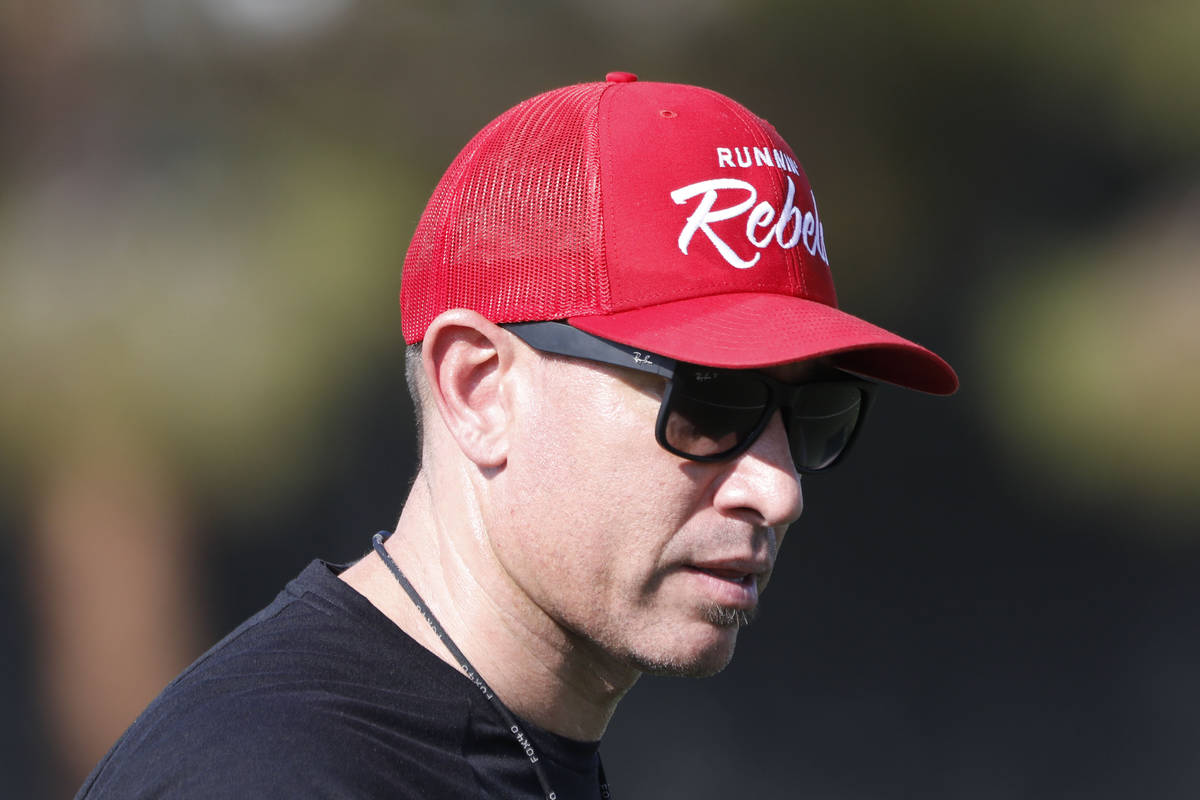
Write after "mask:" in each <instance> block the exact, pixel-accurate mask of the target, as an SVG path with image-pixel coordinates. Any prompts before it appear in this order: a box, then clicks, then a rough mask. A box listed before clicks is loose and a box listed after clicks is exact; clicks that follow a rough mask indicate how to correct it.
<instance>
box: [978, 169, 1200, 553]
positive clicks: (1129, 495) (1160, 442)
mask: <svg viewBox="0 0 1200 800" xmlns="http://www.w3.org/2000/svg"><path fill="white" fill-rule="evenodd" d="M1153 212H1154V213H1152V214H1149V215H1148V216H1147V218H1145V219H1141V220H1138V221H1136V222H1133V223H1130V224H1128V225H1126V226H1124V227H1123V228H1122V229H1120V230H1117V231H1113V232H1107V233H1105V234H1102V235H1099V236H1096V237H1093V238H1090V239H1087V240H1085V241H1082V242H1077V243H1070V244H1064V245H1062V246H1061V247H1060V248H1059V249H1058V250H1056V251H1055V252H1053V253H1047V254H1045V255H1043V256H1042V257H1041V259H1040V261H1038V262H1035V263H1034V264H1028V263H1025V264H1020V265H1017V264H1014V265H1013V266H1012V268H1011V269H1010V270H1007V271H1006V272H1005V273H1004V274H1005V275H1006V279H1005V280H1004V281H1003V282H1001V281H995V282H994V284H995V285H993V286H992V289H991V291H990V292H989V293H988V298H987V300H986V301H985V310H984V312H983V313H982V314H981V317H980V334H981V336H982V339H983V342H982V345H983V350H982V352H983V354H984V355H985V357H986V360H987V363H988V364H989V365H991V366H993V367H994V368H995V369H993V370H992V371H990V372H989V373H988V376H987V378H988V379H987V386H986V390H985V391H984V392H983V393H982V396H983V397H984V398H986V401H987V403H986V405H987V410H988V417H989V418H990V419H991V420H992V421H993V423H994V424H995V426H996V433H997V434H998V439H999V442H1000V445H1001V448H1002V449H1003V450H1004V451H1005V452H1006V453H1007V455H1008V456H1009V459H1010V462H1011V463H1012V465H1013V468H1014V469H1019V470H1025V471H1028V472H1031V473H1036V474H1038V475H1039V476H1042V477H1043V478H1044V479H1045V480H1044V481H1042V482H1040V484H1041V485H1042V486H1043V487H1045V488H1046V489H1048V490H1050V491H1057V490H1062V489H1064V488H1066V489H1068V490H1071V491H1072V499H1073V501H1075V502H1080V501H1088V500H1089V499H1090V500H1091V501H1092V502H1097V501H1098V502H1100V503H1101V504H1104V503H1115V504H1119V505H1124V504H1133V505H1137V506H1140V507H1141V508H1142V509H1143V513H1145V514H1147V515H1148V516H1150V517H1158V516H1161V515H1162V514H1167V515H1172V516H1174V515H1178V514H1180V513H1184V514H1188V515H1191V516H1200V415H1198V414H1197V413H1196V411H1197V409H1200V370H1198V369H1197V365H1200V322H1197V319H1196V314H1195V306H1196V302H1197V300H1200V269H1198V268H1197V267H1198V266H1200V263H1198V262H1200V258H1198V256H1200V224H1198V223H1200V191H1193V192H1192V193H1191V194H1190V195H1189V196H1186V197H1184V198H1173V199H1172V202H1170V203H1166V202H1164V203H1163V204H1162V205H1161V206H1160V207H1158V208H1155V209H1153ZM1059 499H1060V500H1061V498H1059ZM1153 530H1154V528H1153V527H1149V528H1148V529H1147V531H1149V532H1152V531H1153Z"/></svg>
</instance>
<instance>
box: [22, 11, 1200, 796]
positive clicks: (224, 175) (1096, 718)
mask: <svg viewBox="0 0 1200 800" xmlns="http://www.w3.org/2000/svg"><path fill="white" fill-rule="evenodd" d="M1197 42H1200V4H1197V3H1195V2H1183V0H1162V1H1161V2H1143V3H1138V4H1136V5H1135V4H1134V3H1133V2H1131V0H1123V1H1121V0H1118V1H1116V2H1107V3H1083V2H1078V1H1077V0H1071V1H1068V2H1060V3H1056V4H1049V3H1038V2H1032V1H1031V0H1010V2H1007V3H994V2H979V3H956V2H948V1H947V0H924V2H907V3H882V2H875V3H873V2H864V1H863V0H858V1H857V2H845V3H838V4H828V3H815V2H791V3H787V2H767V1H765V0H741V1H739V2H733V0H697V1H696V2H690V3H689V2H683V0H664V1H663V2H657V3H655V2H645V3H643V2H635V0H614V1H613V2H608V3H590V2H583V0H566V1H565V2H558V3H551V2H547V1H546V0H542V1H540V2H538V1H534V0H531V1H530V2H524V3H499V2H484V1H483V0H461V1H460V2H442V3H437V2H401V3H390V2H389V3H385V2H379V1H378V0H376V1H374V2H370V1H368V0H109V2H106V3H103V4H97V3H85V2H79V1H78V0H42V1H41V2H36V1H35V0H6V2H5V3H4V4H3V5H2V6H0V120H2V121H3V125H2V126H0V385H2V386H3V389H2V391H0V479H2V480H0V548H2V550H0V555H2V560H0V599H2V600H3V601H4V602H3V603H2V604H0V607H2V608H3V609H4V611H3V612H2V613H0V648H2V649H3V652H4V653H5V654H6V655H5V657H4V659H3V662H0V663H3V669H4V675H3V684H2V685H0V700H2V701H3V703H4V704H5V708H6V709H7V711H8V713H7V714H5V716H4V722H3V723H0V776H2V783H3V785H4V786H5V787H8V788H6V790H5V794H6V796H13V797H55V796H64V795H67V796H69V795H70V794H71V793H72V792H73V791H74V789H75V787H76V786H77V785H78V783H79V782H80V781H81V780H82V778H83V776H84V775H85V774H86V772H87V771H88V770H89V769H90V768H91V766H92V764H94V763H95V761H96V760H97V759H99V757H100V756H101V755H102V754H103V752H104V751H105V750H106V749H107V747H108V746H109V744H111V742H112V741H113V740H114V739H115V738H116V736H117V735H119V733H120V731H121V730H122V729H123V728H124V727H125V726H126V725H127V724H128V723H129V722H130V721H132V719H133V716H134V715H135V714H136V713H137V711H138V710H140V708H141V707H142V706H143V705H144V704H145V703H146V702H147V701H148V700H149V699H150V698H151V697H153V696H154V695H155V694H156V693H157V692H158V690H159V689H160V688H161V687H162V686H163V685H164V684H165V682H166V681H167V680H168V679H169V678H170V677H171V676H173V675H174V674H175V673H176V672H177V671H178V670H179V669H180V668H181V667H183V666H184V665H186V664H187V663H188V662H189V661H190V660H191V659H193V658H194V657H195V656H196V655H198V654H199V653H200V652H202V651H203V650H204V649H205V648H206V647H207V645H208V644H210V643H211V642H212V641H214V640H215V639H216V638H217V637H219V636H220V635H221V634H222V633H223V632H225V631H226V630H228V629H229V628H231V627H232V626H233V625H234V624H236V623H237V622H238V621H240V619H242V618H243V617H244V616H246V615H247V614H249V613H251V612H252V611H254V610H256V609H257V608H258V607H260V606H262V605H264V604H265V603H267V602H268V601H269V600H270V599H271V598H272V597H273V596H274V594H275V593H276V592H277V591H278V590H279V589H280V588H281V587H282V585H283V583H284V582H285V581H286V580H287V579H288V578H289V577H290V576H291V575H293V574H294V573H296V572H297V571H299V569H300V568H302V566H303V565H304V564H305V563H307V561H308V560H310V559H311V558H313V557H317V556H320V557H323V558H326V559H329V560H334V561H339V560H342V561H344V560H350V559H353V558H355V557H357V556H358V555H360V554H361V553H363V552H365V550H366V549H367V546H368V539H369V536H370V534H371V533H372V532H373V531H375V530H377V529H380V528H389V529H390V528H391V527H392V525H393V524H394V520H395V517H396V516H397V514H398V513H399V509H400V507H401V504H402V502H403V499H404V495H405V493H406V489H407V485H408V481H409V479H410V478H411V472H412V449H413V441H412V432H411V409H410V406H409V403H408V399H407V396H406V392H405V389H404V385H403V377H402V372H403V342H402V340H401V336H400V327H399V311H398V308H397V303H396V296H397V292H398V290H399V283H400V267H401V263H402V261H403V255H404V251H405V248H406V246H407V243H408V239H409V237H410V236H411V233H412V230H413V228H414V226H415V223H416V220H417V218H418V216H419V215H420V212H421V209H422V207H423V205H424V202H425V200H426V199H427V198H428V196H429V193H430V192H431V191H432V188H433V185H434V183H435V182H436V180H437V178H438V176H439V175H440V174H441V172H442V171H443V170H444V169H445V167H446V166H447V165H448V164H449V162H450V160H451V159H452V158H453V156H454V154H455V153H456V152H457V151H458V149H459V148H460V147H462V145H463V144H465V143H466V141H467V139H469V138H470V136H471V135H472V134H473V133H474V132H475V131H476V130H477V129H478V128H479V127H481V126H482V125H483V124H484V123H486V122H487V121H488V120H490V119H491V118H493V117H494V116H496V115H497V114H499V113H500V112H501V111H503V110H504V109H506V108H508V107H509V106H511V105H513V104H515V103H516V102H518V101H519V100H521V99H523V98H525V97H527V96H530V95H532V94H535V93H537V92H540V91H543V90H546V89H550V88H553V87H555V86H560V85H565V84H568V83H572V82H578V81H591V80H600V79H602V78H603V76H604V73H605V72H607V71H609V70H630V71H634V72H637V73H638V74H639V75H640V76H641V77H642V78H643V79H644V80H663V81H678V82H687V83H698V84H702V85H706V86H710V87H712V88H714V89H717V90H719V91H722V92H724V93H726V94H729V95H731V96H733V97H735V98H737V99H738V100H740V101H742V102H743V103H745V104H747V105H748V106H749V107H750V108H752V109H753V110H755V111H756V112H757V113H759V114H760V115H762V116H765V117H767V118H768V119H770V120H771V121H772V123H774V125H775V126H776V127H777V128H778V129H779V131H780V132H781V133H782V134H783V135H784V137H785V138H787V139H788V141H789V142H790V143H791V145H792V147H793V148H794V149H795V151H796V152H797V155H798V156H799V157H800V160H801V161H802V162H803V164H804V166H805V169H806V171H807V173H808V176H809V178H810V179H811V181H812V184H813V186H814V188H815V190H816V192H817V194H818V196H819V197H820V198H821V211H822V219H823V220H824V221H825V224H826V226H827V240H828V243H829V251H830V258H831V262H832V264H833V270H834V277H835V280H836V281H837V284H838V290H839V297H840V300H841V305H842V307H843V308H846V309H847V310H849V311H851V312H852V313H857V314H859V315H862V316H865V317H867V318H869V319H871V320H873V321H876V322H878V323H880V324H883V325H885V326H886V327H890V328H892V329H894V330H897V331H898V332H901V333H903V334H905V335H907V336H910V337H912V338H915V339H916V340H918V341H920V342H922V343H924V344H926V345H928V346H930V347H932V348H933V349H934V350H936V351H938V352H939V353H942V354H943V355H945V356H946V357H947V358H948V360H949V361H950V362H951V363H952V364H954V365H955V367H956V368H957V369H958V370H959V373H960V376H961V378H962V381H963V389H962V391H961V392H960V393H959V394H958V395H957V396H955V397H954V398H952V399H949V400H937V399H932V398H928V397H923V396H915V395H910V394H908V393H904V392H900V391H892V392H884V393H883V396H882V397H881V398H880V400H881V402H879V403H878V404H877V408H878V412H877V414H876V416H875V418H874V419H873V420H872V421H871V424H870V426H869V428H868V435H867V437H866V438H865V439H864V440H863V442H862V443H861V444H862V446H861V448H860V449H859V450H858V451H857V453H856V455H855V458H853V459H851V460H850V461H849V462H848V463H847V464H846V465H845V466H844V467H841V468H839V470H838V471H837V472H836V473H835V474H832V475H829V476H821V477H818V478H814V479H811V480H809V481H808V482H807V483H806V486H805V489H806V493H807V495H806V500H807V508H806V511H805V516H804V518H803V519H802V520H801V521H800V522H799V523H798V525H797V526H796V527H795V528H794V529H793V531H792V533H791V536H790V537H789V540H788V542H789V543H788V547H787V549H786V551H785V554H784V557H783V559H782V562H781V566H780V570H779V573H778V577H777V579H776V581H775V582H773V583H772V591H771V593H770V594H769V595H768V596H767V598H766V600H765V606H764V614H763V617H762V619H761V621H759V622H758V623H756V625H755V627H754V628H753V629H751V630H750V631H749V632H748V633H747V634H746V636H745V637H744V638H743V644H742V647H741V648H740V650H739V655H738V658H736V659H735V661H734V664H733V665H732V666H731V667H730V668H729V669H728V670H726V672H724V673H723V674H722V675H721V676H718V677H717V678H715V679H712V680H709V681H704V682H693V681H667V680H646V681H645V682H644V683H643V684H642V685H640V686H639V687H638V688H637V689H635V690H634V691H633V692H632V693H631V695H630V697H629V698H628V699H627V700H626V701H625V704H624V705H623V707H622V709H621V711H620V712H619V713H618V715H617V717H616V719H615V721H614V723H613V725H612V726H611V728H610V732H609V735H608V737H607V738H606V741H605V745H604V753H605V763H606V766H607V767H608V771H609V774H610V776H611V778H612V780H613V783H614V786H615V787H616V789H617V791H618V793H619V794H620V795H621V796H624V797H642V796H649V795H651V794H653V795H654V796H657V797H681V798H682V797H688V798H691V797H724V796H733V795H735V794H737V796H742V794H745V795H746V796H756V797H769V798H776V797H779V798H785V797H796V796H804V797H814V798H822V799H823V800H833V799H838V800H841V799H851V798H853V799H857V798H880V797H914V796H920V797H927V798H982V799H987V798H1064V797H1088V798H1128V797H1135V796H1136V797H1194V796H1196V795H1197V793H1200V758H1197V756H1196V754H1197V753H1198V752H1200V682H1198V681H1197V680H1196V677H1195V676H1196V674H1197V672H1198V670H1200V636H1198V635H1197V630H1198V627H1200V625H1198V624H1200V524H1198V523H1200V414H1198V413H1197V409H1200V322H1198V321H1197V318H1196V313H1195V311H1194V308H1195V307H1196V306H1197V304H1198V302H1200V269H1198V267H1200V47H1197V46H1196V45H1197ZM10 791H11V794H10Z"/></svg>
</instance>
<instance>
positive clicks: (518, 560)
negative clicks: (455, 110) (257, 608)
mask: <svg viewBox="0 0 1200 800" xmlns="http://www.w3.org/2000/svg"><path fill="white" fill-rule="evenodd" d="M828 259H829V255H828V248H827V245H826V241H825V230H824V225H823V223H822V221H821V217H820V214H819V212H818V210H817V206H816V199H815V196H814V194H813V192H812V190H811V188H810V187H809V184H808V180H807V178H806V177H805V175H804V173H803V172H802V170H801V169H800V166H799V163H798V162H797V160H796V157H795V154H794V153H793V152H792V151H791V149H790V148H789V147H788V145H787V144H786V143H785V142H784V141H783V139H782V138H780V137H779V135H778V134H777V133H776V132H775V130H774V129H773V128H772V127H771V126H770V125H769V124H767V123H766V122H765V121H763V120H761V119H759V118H757V117H755V116H754V115H753V114H751V113H750V112H749V111H747V110H746V109H744V108H743V107H741V106H739V105H738V104H736V103H735V102H733V101H732V100H730V99H728V98H726V97H723V96H721V95H719V94H716V93H714V92H711V91H709V90H706V89H701V88H698V87H692V86H680V85H672V84H656V83H643V82H638V81H637V80H636V77H635V76H633V75H631V74H629V73H611V74H610V75H609V76H608V78H607V80H606V81H605V82H604V83H595V84H585V85H580V86H573V87H567V88H564V89H559V90H555V91H551V92H548V93H546V94H543V95H540V96H538V97H535V98H533V99H531V100H528V101H526V102H524V103H522V104H520V105H518V106H516V107H515V108H513V109H511V110H509V111H508V112H506V113H505V114H503V115H501V116H500V117H499V118H498V119H497V120H495V121H494V122H492V123H491V124H490V125H488V126H487V127H486V128H484V129H483V131H481V132H480V133H479V134H478V135H477V136H476V137H475V138H474V139H473V140H472V141H471V142H470V143H469V144H468V145H467V147H466V148H465V149H464V150H463V151H462V153H461V154H460V155H459V156H458V158H457V159H456V160H455V161H454V163H453V164H452V165H451V166H450V168H449V170H448V171H447V173H446V174H445V176H443V178H442V180H441V182H440V183H439V185H438V187H437V189H436V190H435V191H434V194H433V197H432V198H431V200H430V202H429V205H428V206H427V208H426V210H425V213H424V215H423V216H422V218H421V221H420V223H419V225H418V227H417V231H416V234H415V236H414V239H413V243H412V246H411V248H410V250H409V252H408V255H407V257H406V260H405V265H404V277H403V282H402V289H401V310H402V317H403V327H404V335H405V338H406V340H407V341H408V342H409V343H410V345H412V348H411V350H410V353H409V359H408V373H409V381H410V387H411V389H412V392H413V395H414V398H415V401H416V404H417V407H418V414H419V417H420V419H419V425H420V430H421V434H422V435H421V443H422V444H421V454H422V466H421V470H420V472H419V474H418V476H417V479H416V481H415V483H414V485H413V488H412V492H411V495H410V496H409V498H408V500H407V502H406V504H405V506H404V510H403V514H402V516H401V518H400V521H399V523H398V525H397V527H396V530H395V532H394V533H393V534H392V535H391V536H390V537H388V538H387V539H386V541H384V540H383V538H382V537H377V541H376V542H375V545H374V549H373V551H372V552H370V553H368V555H367V556H366V557H364V558H363V559H362V560H360V561H358V562H357V563H356V564H354V565H352V566H350V567H349V568H346V569H344V570H341V569H339V568H335V567H331V566H330V565H327V564H324V563H322V562H314V563H313V564H312V565H310V567H309V568H308V569H306V570H305V572H304V573H302V574H301V576H300V577H298V578H297V579H296V580H294V581H293V582H292V583H291V584H289V586H288V587H287V589H285V591H284V592H283V593H282V594H281V595H280V596H279V598H278V599H277V600H276V601H275V602H274V603H273V604H272V605H271V606H269V607H268V608H267V609H265V610H264V611H263V612H261V613H260V614H259V615H257V616H256V617H254V618H253V619H251V620H250V621H248V622H247V623H245V624H244V625H243V626H242V627H240V628H239V629H238V630H237V631H235V632H234V633H233V634H231V635H230V636H229V637H227V638H226V639H225V640H224V641H223V642H222V643H221V644H219V645H217V646H216V647H215V648H214V649H213V650H211V651H210V652H209V653H208V654H206V655H205V656H204V657H202V658H201V659H200V660H199V661H198V662H197V663H196V664H195V665H193V666H192V667H191V668H190V669H189V670H188V671H187V672H185V673H184V674H183V675H182V676H181V677H180V678H179V679H177V680H176V681H175V682H174V683H173V684H172V685H171V686H169V687H168V688H167V689H166V691H165V692H164V693H163V694H162V695H161V696H160V697H159V698H158V699H157V700H156V701H155V702H154V703H153V704H152V705H151V707H150V708H149V709H148V710H147V711H146V712H145V713H144V714H143V715H142V717H141V718H139V720H138V721H137V722H135V723H134V725H133V726H132V727H131V728H130V730H129V731H128V732H127V733H126V734H125V735H124V737H122V739H121V741H119V742H118V743H117V745H116V746H115V747H114V749H113V751H112V752H111V753H110V754H109V756H108V757H107V758H106V759H105V761H103V762H102V763H101V764H100V765H99V766H98V767H97V769H96V771H95V772H94V773H93V775H92V776H91V778H89V781H88V783H87V784H86V785H85V787H84V788H83V790H82V791H81V793H80V796H81V797H88V798H97V797H141V796H151V795H152V796H155V797H160V796H161V797H206V798H211V797H235V796H236V797H247V796H255V797H258V796H270V797H294V796H322V797H325V796H328V797H335V796H336V797H341V796H361V797H437V798H440V797H479V796H483V797H496V798H513V797H539V796H541V797H558V798H568V797H570V798H575V797H586V798H596V797H608V796H610V790H609V788H608V786H607V784H606V781H605V779H604V772H603V768H602V767H601V765H600V762H599V757H598V754H597V753H598V751H597V746H598V741H599V739H600V738H601V736H602V734H603V733H604V730H605V727H606V726H607V724H608V721H609V719H610V718H611V717H612V714H613V712H614V711H615V709H616V706H617V703H618V702H619V701H620V699H621V697H622V696H623V695H624V693H625V692H626V691H628V690H629V688H630V687H631V686H632V685H633V684H634V682H635V681H636V680H637V678H638V676H639V675H641V674H642V673H645V672H651V673H656V674H669V675H693V676H703V675H711V674H713V673H715V672H717V671H719V670H720V669H721V668H722V667H724V666H725V664H726V663H728V661H729V659H730V657H731V656H732V654H733V649H734V644H735V642H736V639H737V635H738V632H739V629H740V627H741V626H742V625H743V624H745V623H746V622H748V621H749V619H750V617H751V616H752V615H753V613H754V611H755V609H756V607H757V604H758V598H759V594H760V593H761V592H762V590H763V588H764V587H765V586H766V584H767V581H768V579H769V578H770V574H771V570H772V567H773V565H774V562H775V558H776V555H777V553H778V550H779V546H780V544H781V543H782V539H783V536H784V534H785V532H786V530H787V528H788V525H790V524H791V523H792V522H793V521H795V520H796V518H797V517H799V515H800V511H801V508H802V496H801V490H800V477H799V473H801V472H810V471H817V470H822V469H826V468H828V467H830V466H832V465H833V464H834V463H836V462H837V461H838V460H839V459H840V458H841V457H842V456H843V455H844V454H845V452H846V448H848V447H849V445H850V444H851V443H852V441H853V440H854V437H855V435H856V434H857V433H858V432H859V430H860V428H861V425H862V420H863V416H864V415H865V413H866V409H867V406H868V403H869V400H870V397H871V391H872V384H871V383H870V382H869V381H867V380H864V378H872V379H875V380H882V381H887V382H891V383H895V384H899V385H902V386H907V387H910V388H914V389H918V390H922V391H926V392H930V393H935V394H949V393H951V392H953V391H954V390H955V389H956V388H957V378H956V376H955V375H954V372H953V371H952V370H951V369H950V367H949V366H948V365H947V364H946V363H945V362H944V361H942V360H941V359H940V358H938V357H937V356H936V355H934V354H933V353H931V352H929V351H928V350H925V349H924V348H922V347H920V346H918V345H916V344H913V343H911V342H909V341H906V340H904V339H902V338H900V337H898V336H896V335H894V334H891V333H888V332H886V331H883V330H881V329H879V328H877V327H875V326H872V325H870V324H868V323H866V322H863V321H861V320H859V319H857V318H855V317H852V316H849V315H848V314H845V313H844V312H841V311H839V310H838V309H837V308H836V300H835V297H834V291H833V282H832V278H831V274H830V271H829V261H828Z"/></svg>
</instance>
